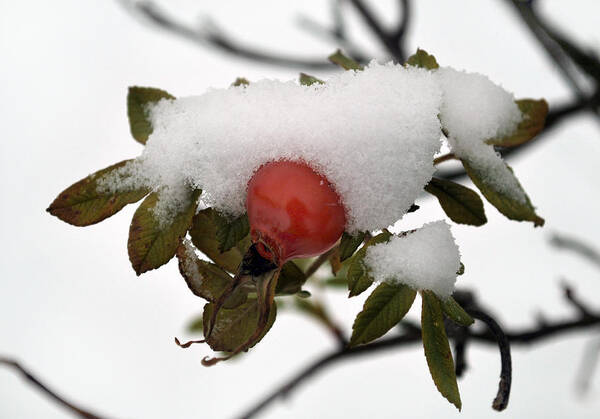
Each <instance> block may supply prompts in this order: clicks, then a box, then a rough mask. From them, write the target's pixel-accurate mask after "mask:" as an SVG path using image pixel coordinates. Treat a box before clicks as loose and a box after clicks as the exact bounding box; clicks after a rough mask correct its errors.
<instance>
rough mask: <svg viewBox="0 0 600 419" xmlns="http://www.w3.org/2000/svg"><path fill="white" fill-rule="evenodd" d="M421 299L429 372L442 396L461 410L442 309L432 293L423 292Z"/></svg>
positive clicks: (424, 342)
mask: <svg viewBox="0 0 600 419" xmlns="http://www.w3.org/2000/svg"><path fill="white" fill-rule="evenodd" d="M421 298H422V300H423V307H422V312H421V333H422V337H423V348H424V349H425V358H427V365H428V366H429V372H430V373H431V377H432V378H433V382H434V383H435V386H436V387H437V389H438V391H439V392H440V393H441V394H442V396H444V397H445V398H446V399H447V400H448V401H449V402H450V403H452V404H453V405H454V406H456V408H457V409H458V410H460V409H461V407H462V403H461V401H460V394H459V392H458V384H457V383H456V373H455V371H454V360H453V359H452V352H450V345H449V344H448V337H447V336H446V329H445V328H444V315H443V313H442V307H441V305H440V302H439V301H438V299H437V297H436V296H435V294H433V293H432V292H431V291H423V292H421Z"/></svg>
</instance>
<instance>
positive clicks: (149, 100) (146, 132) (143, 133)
mask: <svg viewBox="0 0 600 419" xmlns="http://www.w3.org/2000/svg"><path fill="white" fill-rule="evenodd" d="M161 99H175V96H173V95H171V94H170V93H167V92H165V91H164V90H161V89H156V88H154V87H139V86H132V87H130V88H129V91H128V92H127V116H128V117H129V129H130V130H131V135H132V136H133V138H134V139H135V140H136V141H137V142H139V143H142V144H146V141H148V137H150V134H152V122H151V121H150V118H149V116H150V115H149V111H148V106H150V105H152V104H154V103H156V102H158V101H160V100H161Z"/></svg>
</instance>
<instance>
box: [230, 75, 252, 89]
mask: <svg viewBox="0 0 600 419" xmlns="http://www.w3.org/2000/svg"><path fill="white" fill-rule="evenodd" d="M249 84H250V82H249V81H248V79H246V78H244V77H238V78H237V79H235V81H234V82H233V83H231V85H232V86H235V87H239V86H248V85H249Z"/></svg>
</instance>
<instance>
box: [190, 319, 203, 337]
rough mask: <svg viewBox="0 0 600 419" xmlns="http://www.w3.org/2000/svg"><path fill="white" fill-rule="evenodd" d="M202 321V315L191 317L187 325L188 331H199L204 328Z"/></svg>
mask: <svg viewBox="0 0 600 419" xmlns="http://www.w3.org/2000/svg"><path fill="white" fill-rule="evenodd" d="M203 322H204V321H203V319H202V315H200V316H198V317H196V318H194V319H192V321H190V322H189V323H188V326H187V330H188V332H190V333H196V332H201V331H202V329H203V328H204V323H203Z"/></svg>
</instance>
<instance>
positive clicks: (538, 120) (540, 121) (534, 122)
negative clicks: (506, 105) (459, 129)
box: [486, 99, 548, 147]
mask: <svg viewBox="0 0 600 419" xmlns="http://www.w3.org/2000/svg"><path fill="white" fill-rule="evenodd" d="M515 103H516V104H517V106H519V110H520V111H521V112H522V113H523V120H522V121H521V122H520V123H519V125H518V126H517V129H516V131H515V132H513V133H512V134H510V135H506V136H503V137H499V138H491V139H489V140H486V143H487V144H490V145H496V146H501V147H515V146H518V145H521V144H523V143H526V142H527V141H529V140H531V139H533V138H534V137H535V136H536V135H537V134H538V133H539V132H540V131H541V130H542V129H543V128H544V123H545V122H546V116H547V115H548V103H547V102H546V101H545V100H544V99H540V100H534V99H520V100H516V101H515Z"/></svg>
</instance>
